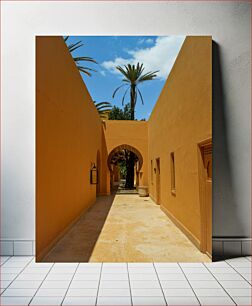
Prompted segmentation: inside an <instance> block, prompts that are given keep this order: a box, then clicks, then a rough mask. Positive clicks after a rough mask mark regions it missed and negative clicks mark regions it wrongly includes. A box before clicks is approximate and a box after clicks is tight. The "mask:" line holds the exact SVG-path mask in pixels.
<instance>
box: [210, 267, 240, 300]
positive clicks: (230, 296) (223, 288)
mask: <svg viewBox="0 0 252 306" xmlns="http://www.w3.org/2000/svg"><path fill="white" fill-rule="evenodd" d="M204 266H205V267H206V269H207V270H208V271H209V272H210V274H211V275H212V276H213V277H214V279H216V281H217V282H218V284H219V285H220V286H221V288H222V289H223V290H224V291H225V292H226V294H227V295H228V296H229V297H230V299H231V300H232V301H233V302H234V303H235V305H237V304H236V302H235V300H234V299H233V297H232V296H231V295H230V294H229V293H228V292H227V290H226V289H225V288H224V287H223V286H222V285H221V283H220V281H219V280H218V279H217V278H216V277H215V275H214V274H213V273H212V272H211V270H210V269H209V268H208V267H207V266H206V265H205V264H204Z"/></svg>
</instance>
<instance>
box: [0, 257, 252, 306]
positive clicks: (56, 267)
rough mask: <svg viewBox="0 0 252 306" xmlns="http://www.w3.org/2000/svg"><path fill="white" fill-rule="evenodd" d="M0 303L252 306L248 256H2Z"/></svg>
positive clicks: (249, 260) (249, 258)
mask: <svg viewBox="0 0 252 306" xmlns="http://www.w3.org/2000/svg"><path fill="white" fill-rule="evenodd" d="M0 278H1V297H0V299H1V300H0V305H13V306H14V305H76V306H77V305H125V306H126V305H142V306H143V305H251V304H252V303H251V257H242V258H236V259H230V260H226V261H222V262H215V263H207V264H203V263H154V264H153V263H128V264H127V263H103V264H101V263H80V264H78V263H55V264H53V263H35V259H34V258H33V257H27V256H22V257H6V256H4V257H1V275H0Z"/></svg>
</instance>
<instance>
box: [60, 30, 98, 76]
mask: <svg viewBox="0 0 252 306" xmlns="http://www.w3.org/2000/svg"><path fill="white" fill-rule="evenodd" d="M68 38H69V36H66V37H65V38H64V41H65V43H66V42H67V40H68ZM66 45H67V48H68V51H69V52H70V54H71V55H72V53H73V51H75V50H76V49H79V48H80V47H82V46H83V43H82V41H81V40H80V41H77V42H76V43H72V44H67V43H66ZM72 58H73V60H74V62H75V64H76V67H77V68H78V70H79V71H80V72H83V73H85V74H86V75H88V76H92V74H91V73H90V71H93V72H97V71H96V70H94V69H92V68H89V67H84V66H82V65H79V62H82V61H85V62H92V63H94V64H97V62H96V60H94V59H93V58H92V57H89V56H77V57H74V56H72Z"/></svg>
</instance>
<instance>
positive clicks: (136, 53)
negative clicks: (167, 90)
mask: <svg viewBox="0 0 252 306" xmlns="http://www.w3.org/2000/svg"><path fill="white" fill-rule="evenodd" d="M184 38H185V37H184V36H160V37H158V38H157V39H156V41H155V45H154V46H152V47H148V48H141V49H136V50H128V51H127V53H128V54H129V58H122V57H116V58H115V59H114V60H112V61H105V62H103V63H102V64H101V65H102V67H103V68H105V69H106V70H108V71H110V72H112V73H115V74H118V75H119V74H120V72H119V71H118V70H117V69H116V66H118V65H120V66H121V65H127V64H136V63H137V62H139V63H143V64H144V67H145V71H146V72H148V71H156V70H159V72H158V77H159V78H160V79H166V78H167V76H168V75H169V73H170V70H171V68H172V66H173V64H174V61H175V59H176V57H177V55H178V52H179V50H180V48H181V46H182V44H183V41H184Z"/></svg>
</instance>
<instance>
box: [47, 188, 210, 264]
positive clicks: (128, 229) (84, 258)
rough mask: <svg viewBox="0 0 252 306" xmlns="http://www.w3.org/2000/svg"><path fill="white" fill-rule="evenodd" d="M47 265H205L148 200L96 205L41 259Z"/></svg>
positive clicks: (115, 199)
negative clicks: (134, 263) (170, 263)
mask: <svg viewBox="0 0 252 306" xmlns="http://www.w3.org/2000/svg"><path fill="white" fill-rule="evenodd" d="M43 261H47V262H209V261H210V259H209V258H208V256H207V255H205V254H202V253H201V252H200V251H199V250H198V249H197V248H196V247H195V246H194V245H193V244H192V243H191V241H190V240H189V239H188V238H187V237H186V236H185V235H184V234H183V233H182V232H181V231H180V230H179V229H178V228H177V227H176V226H175V225H174V224H173V223H172V221H171V220H170V219H169V218H168V217H167V216H166V215H165V213H164V212H163V211H162V210H161V209H160V207H159V206H158V205H156V204H155V203H154V202H153V201H152V200H151V199H150V198H149V197H146V198H141V197H139V196H138V195H136V194H117V195H111V196H102V197H98V198H97V201H96V203H95V204H94V205H93V206H92V207H91V208H90V209H89V210H88V211H87V212H86V213H85V214H83V215H82V216H81V218H80V219H79V221H78V222H77V223H76V224H75V225H74V226H73V227H72V228H71V229H70V230H69V231H68V232H67V233H66V234H65V236H64V237H63V238H62V239H61V240H60V241H59V242H58V243H57V244H56V245H55V247H54V248H53V249H52V250H51V251H50V252H49V253H48V254H47V256H46V257H45V258H44V260H43Z"/></svg>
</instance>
